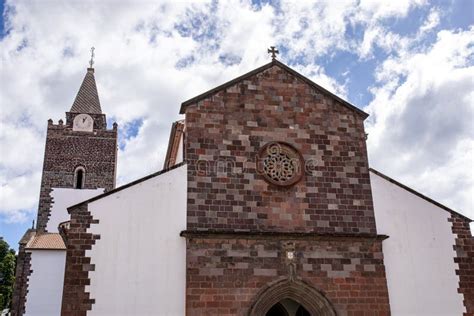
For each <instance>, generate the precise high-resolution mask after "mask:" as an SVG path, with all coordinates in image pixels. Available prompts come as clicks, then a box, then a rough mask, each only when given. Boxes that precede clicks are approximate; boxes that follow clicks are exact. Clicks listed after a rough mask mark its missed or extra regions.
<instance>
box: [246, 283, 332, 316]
mask: <svg viewBox="0 0 474 316" xmlns="http://www.w3.org/2000/svg"><path fill="white" fill-rule="evenodd" d="M284 299H291V300H294V301H295V302H297V303H299V304H301V305H302V306H304V308H306V309H307V310H308V312H309V313H310V314H311V315H315V316H316V315H317V316H337V314H336V310H335V309H334V307H333V306H332V304H331V303H330V302H329V300H328V299H327V298H326V297H325V296H324V295H323V294H322V293H321V292H319V291H318V290H317V289H315V288H314V287H312V286H311V285H309V284H307V283H306V282H304V281H302V280H295V279H292V278H290V279H287V278H285V279H283V280H277V281H275V282H272V283H270V284H267V285H266V286H265V287H264V288H263V289H262V290H261V291H260V292H259V293H258V294H257V295H256V299H255V301H254V303H253V304H252V306H251V308H250V311H249V314H248V316H261V315H265V314H266V313H267V312H268V311H269V310H270V308H272V306H273V305H275V304H277V303H278V302H280V301H281V300H284Z"/></svg>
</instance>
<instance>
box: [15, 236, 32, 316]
mask: <svg viewBox="0 0 474 316" xmlns="http://www.w3.org/2000/svg"><path fill="white" fill-rule="evenodd" d="M34 233H35V230H33V229H29V230H27V231H26V233H25V235H24V236H23V238H22V239H21V240H20V243H19V244H20V245H19V248H18V257H17V261H16V271H15V285H14V288H13V296H12V310H11V314H12V316H21V315H24V313H25V309H26V299H27V295H28V281H29V278H30V275H31V273H32V272H33V270H32V269H31V252H27V251H26V249H25V247H26V244H27V243H28V241H29V240H30V238H32V237H33V236H34Z"/></svg>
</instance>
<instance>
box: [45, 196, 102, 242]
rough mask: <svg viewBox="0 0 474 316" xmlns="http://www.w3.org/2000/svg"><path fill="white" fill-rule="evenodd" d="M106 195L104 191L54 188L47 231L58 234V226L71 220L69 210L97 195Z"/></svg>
mask: <svg viewBox="0 0 474 316" xmlns="http://www.w3.org/2000/svg"><path fill="white" fill-rule="evenodd" d="M102 193H104V189H95V190H85V189H72V188H71V189H69V188H68V189H65V188H53V189H52V191H51V197H52V198H53V204H52V207H51V213H50V217H49V221H48V224H47V225H46V229H47V230H48V232H50V233H57V232H58V225H59V224H60V223H61V222H64V221H68V220H69V213H68V212H67V208H68V207H69V206H72V205H74V204H77V203H79V202H82V201H85V200H87V199H90V198H92V197H94V196H96V195H99V194H102Z"/></svg>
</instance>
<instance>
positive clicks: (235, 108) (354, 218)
mask: <svg viewBox="0 0 474 316" xmlns="http://www.w3.org/2000/svg"><path fill="white" fill-rule="evenodd" d="M364 118H365V117H363V116H362V115H360V113H357V112H356V111H354V110H352V109H349V108H348V107H346V106H343V105H342V104H341V103H340V102H339V101H337V100H335V99H334V98H331V97H329V96H327V95H324V94H323V93H321V92H319V91H317V90H316V89H315V88H313V87H311V86H310V85H308V84H307V83H306V82H304V81H303V80H301V79H299V78H297V77H295V76H294V75H292V74H291V73H289V72H288V71H286V70H285V69H282V68H281V67H279V66H276V65H275V66H273V67H271V68H268V69H267V70H264V71H263V72H260V73H257V74H256V75H254V76H252V77H249V78H247V79H245V80H243V81H240V82H238V83H236V84H234V85H233V86H231V87H229V88H226V89H223V90H220V91H218V92H216V93H215V94H213V95H212V96H211V97H208V98H206V99H204V100H202V101H199V102H198V104H194V105H189V106H188V107H187V108H186V158H187V159H186V160H187V162H188V168H189V169H188V170H189V176H188V181H189V184H188V217H187V225H188V229H189V230H208V229H211V230H222V229H225V230H233V229H235V230H247V231H259V230H271V231H304V232H318V233H323V232H325V233H335V232H336V233H372V234H375V233H376V228H375V219H374V211H373V204H372V194H371V187H370V178H369V170H368V169H369V168H368V160H367V150H366V143H365V132H364V126H363V121H364ZM273 141H283V142H287V143H289V144H291V145H293V146H294V147H295V148H296V149H298V150H299V151H300V152H301V154H302V155H303V157H304V159H305V160H306V162H307V168H308V169H310V172H306V173H305V175H304V177H303V180H302V181H300V182H299V183H298V184H296V185H294V186H292V187H290V188H280V187H277V186H275V185H270V184H268V183H267V182H266V181H265V180H264V179H263V176H262V175H259V174H258V172H257V171H256V157H257V154H258V152H259V149H260V148H262V147H263V146H264V145H265V144H267V143H269V142H273Z"/></svg>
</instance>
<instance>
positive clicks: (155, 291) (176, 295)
mask: <svg viewBox="0 0 474 316" xmlns="http://www.w3.org/2000/svg"><path fill="white" fill-rule="evenodd" d="M186 181H187V167H186V166H182V167H179V168H177V169H173V170H170V171H168V172H166V173H164V174H162V175H159V176H157V177H154V178H151V179H149V180H146V181H144V182H141V183H139V184H136V185H134V186H131V187H129V188H126V189H124V190H122V191H118V192H116V193H114V194H111V195H109V196H107V197H104V198H102V199H100V200H97V201H94V202H92V203H90V204H89V210H90V211H91V214H92V216H93V217H94V218H95V219H98V220H99V224H94V225H91V228H90V230H89V231H90V232H92V233H94V234H100V240H98V241H97V243H96V245H94V246H93V247H92V250H89V251H87V253H86V254H87V256H90V257H91V263H92V264H95V271H93V272H90V274H89V275H90V278H91V285H90V286H88V287H87V288H86V291H90V293H91V298H93V299H95V304H94V305H93V307H92V311H89V312H88V315H100V316H108V315H114V316H119V315H140V316H145V315H160V316H166V315H169V316H178V315H184V314H185V292H186V242H185V239H184V238H182V237H180V236H179V234H180V232H181V231H182V230H184V229H186V196H187V193H186V190H187V184H186Z"/></svg>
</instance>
